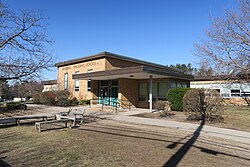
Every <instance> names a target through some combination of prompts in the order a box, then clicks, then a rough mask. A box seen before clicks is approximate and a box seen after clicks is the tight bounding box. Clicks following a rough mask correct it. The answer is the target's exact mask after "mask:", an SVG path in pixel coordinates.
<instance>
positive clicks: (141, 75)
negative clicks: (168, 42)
mask: <svg viewBox="0 0 250 167" xmlns="http://www.w3.org/2000/svg"><path fill="white" fill-rule="evenodd" d="M150 76H152V77H153V78H178V79H184V80H193V79H194V78H193V76H192V75H187V74H184V72H182V71H179V70H176V69H172V68H167V67H166V68H158V67H150V66H134V67H126V68H120V69H112V70H105V71H96V72H91V73H82V74H74V75H73V79H79V80H88V79H92V80H111V79H119V78H129V79H149V77H150Z"/></svg>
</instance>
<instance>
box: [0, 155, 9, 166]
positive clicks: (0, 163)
mask: <svg viewBox="0 0 250 167" xmlns="http://www.w3.org/2000/svg"><path fill="white" fill-rule="evenodd" d="M4 158H6V157H0V166H1V167H11V165H10V164H8V163H7V162H5V161H4V160H3V159H4Z"/></svg>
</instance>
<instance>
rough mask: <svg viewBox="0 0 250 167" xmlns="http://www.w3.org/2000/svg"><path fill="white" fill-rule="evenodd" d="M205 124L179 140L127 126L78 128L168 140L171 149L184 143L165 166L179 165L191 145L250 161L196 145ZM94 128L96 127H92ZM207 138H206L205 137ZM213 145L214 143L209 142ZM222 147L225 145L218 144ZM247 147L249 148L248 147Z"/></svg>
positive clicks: (125, 135) (140, 137)
mask: <svg viewBox="0 0 250 167" xmlns="http://www.w3.org/2000/svg"><path fill="white" fill-rule="evenodd" d="M203 126H204V122H201V124H200V126H199V127H198V128H197V129H196V130H195V132H194V133H193V134H190V135H187V136H185V137H182V138H180V139H179V140H177V141H176V142H173V141H172V140H166V139H160V138H156V137H155V136H158V137H164V138H166V137H173V136H172V135H159V134H157V133H156V134H153V133H147V132H144V131H141V132H139V133H138V130H136V131H133V130H127V129H126V128H122V129H119V128H117V127H114V128H112V127H103V126H98V125H94V126H93V125H88V128H91V129H87V128H85V127H83V128H82V127H80V128H77V130H82V131H89V132H96V133H102V134H107V135H115V136H121V137H126V138H134V139H143V140H151V141H160V142H167V143H170V144H169V145H168V146H167V147H166V148H169V149H173V148H175V147H176V146H177V145H178V144H183V146H182V147H181V148H180V149H179V150H178V151H177V152H176V153H175V154H174V155H173V156H172V157H170V158H169V159H168V160H167V161H166V162H165V164H164V165H163V166H164V167H165V166H177V165H178V163H179V162H180V161H181V160H182V158H183V157H184V156H185V154H186V153H187V152H188V150H189V149H190V148H191V147H194V148H197V149H199V150H200V151H201V152H204V153H207V154H211V155H219V154H220V155H225V156H229V157H234V158H239V159H242V160H247V161H250V159H249V158H245V157H241V156H238V155H233V154H228V153H225V152H221V151H216V150H212V149H208V148H205V147H199V146H196V145H194V143H195V141H196V140H197V139H198V137H199V136H200V132H201V130H202V128H203ZM92 128H94V129H92ZM124 132H125V133H126V132H127V133H132V134H124ZM143 133H144V135H153V136H150V137H149V136H143ZM189 137H191V138H190V139H189V140H188V141H187V142H182V141H183V140H185V139H187V138H189ZM203 140H205V139H203ZM208 144H211V145H213V144H212V143H208ZM218 146H220V147H224V146H223V145H218ZM246 149H247V148H246ZM237 151H243V150H237Z"/></svg>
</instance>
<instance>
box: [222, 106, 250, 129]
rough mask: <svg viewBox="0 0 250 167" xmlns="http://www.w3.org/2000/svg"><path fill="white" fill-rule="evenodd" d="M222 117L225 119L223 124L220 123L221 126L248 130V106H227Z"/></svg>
mask: <svg viewBox="0 0 250 167" xmlns="http://www.w3.org/2000/svg"><path fill="white" fill-rule="evenodd" d="M223 117H224V119H225V121H224V124H220V126H221V127H226V128H231V129H237V130H244V131H248V132H250V107H249V106H227V107H225V112H224V114H223Z"/></svg>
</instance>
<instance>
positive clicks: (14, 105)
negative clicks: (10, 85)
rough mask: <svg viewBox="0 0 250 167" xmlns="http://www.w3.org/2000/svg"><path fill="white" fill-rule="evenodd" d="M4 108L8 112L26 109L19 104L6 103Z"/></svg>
mask: <svg viewBox="0 0 250 167" xmlns="http://www.w3.org/2000/svg"><path fill="white" fill-rule="evenodd" d="M6 107H7V109H9V110H17V109H22V110H26V109H27V105H25V104H22V103H20V102H8V103H6Z"/></svg>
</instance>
